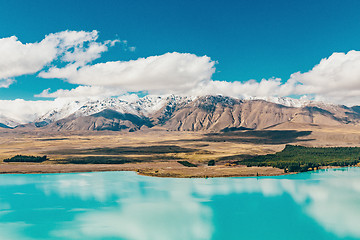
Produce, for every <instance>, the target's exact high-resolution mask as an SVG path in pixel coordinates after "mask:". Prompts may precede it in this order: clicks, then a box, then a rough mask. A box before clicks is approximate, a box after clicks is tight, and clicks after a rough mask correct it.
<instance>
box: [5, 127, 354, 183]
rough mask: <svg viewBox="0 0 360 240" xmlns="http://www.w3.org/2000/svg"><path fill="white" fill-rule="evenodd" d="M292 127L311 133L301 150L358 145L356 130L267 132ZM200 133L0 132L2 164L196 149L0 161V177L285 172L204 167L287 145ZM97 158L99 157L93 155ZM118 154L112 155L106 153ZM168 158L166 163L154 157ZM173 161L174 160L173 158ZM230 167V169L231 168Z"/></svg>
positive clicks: (310, 128) (263, 168)
mask: <svg viewBox="0 0 360 240" xmlns="http://www.w3.org/2000/svg"><path fill="white" fill-rule="evenodd" d="M284 129H289V130H291V129H295V130H299V131H312V133H311V134H310V135H308V136H304V137H300V139H302V140H308V141H301V142H289V144H301V145H305V146H360V128H358V127H343V126H341V127H324V126H317V125H300V124H284V125H278V126H275V127H273V128H271V130H284ZM204 134H205V133H202V132H169V131H164V130H157V131H150V130H148V131H139V132H132V133H126V132H65V133H60V132H47V133H46V132H42V131H32V132H22V131H21V130H16V131H14V130H0V160H2V159H5V158H9V157H12V156H14V155H17V154H21V155H47V156H48V157H49V158H50V159H51V160H59V159H64V158H68V157H86V156H91V154H81V155H76V154H73V155H71V154H70V155H66V154H59V153H57V154H51V152H56V151H59V150H64V149H92V148H116V147H126V146H127V147H143V146H159V145H174V146H179V147H182V148H191V149H197V151H196V152H181V153H171V152H170V153H164V154H160V155H154V156H153V157H154V159H153V160H152V161H144V162H138V163H126V164H55V163H54V162H53V161H47V162H44V163H41V164H39V163H37V164H29V163H2V164H1V165H0V173H44V172H91V171H137V172H139V173H140V174H145V175H151V176H160V177H227V176H256V175H259V176H263V175H279V174H283V170H280V169H275V168H268V167H260V168H259V167H252V168H247V167H244V166H231V165H230V164H226V163H228V162H231V157H230V158H229V160H227V161H223V162H217V164H216V166H214V167H208V166H207V162H208V161H209V160H216V159H219V158H220V157H226V156H234V155H241V154H244V155H245V154H246V155H260V154H268V153H274V152H276V151H280V150H282V149H283V148H284V146H285V144H256V143H243V142H234V141H222V142H215V141H204V140H201V139H203V138H204ZM96 156H99V155H96ZM104 156H105V157H108V156H116V155H104ZM148 156H149V155H141V154H127V155H126V157H129V158H135V157H137V158H145V157H148ZM157 156H166V159H168V160H164V159H160V158H159V159H156V157H157ZM172 158H173V160H172ZM179 159H182V160H186V161H189V162H191V163H194V164H196V165H198V167H196V168H194V167H185V166H183V165H181V164H179V163H177V160H179ZM229 165H230V166H229Z"/></svg>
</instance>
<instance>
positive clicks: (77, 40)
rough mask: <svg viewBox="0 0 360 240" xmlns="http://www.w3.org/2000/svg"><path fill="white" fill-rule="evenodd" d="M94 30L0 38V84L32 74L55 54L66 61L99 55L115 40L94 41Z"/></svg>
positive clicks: (51, 59)
mask: <svg viewBox="0 0 360 240" xmlns="http://www.w3.org/2000/svg"><path fill="white" fill-rule="evenodd" d="M97 38H98V32H97V31H92V32H85V31H63V32H58V33H52V34H49V35H47V36H46V37H45V38H44V39H43V40H42V41H41V42H35V43H25V44H24V43H22V42H21V41H19V40H18V38H17V37H15V36H12V37H8V38H1V39H0V80H1V79H3V80H2V82H4V81H5V83H7V84H4V83H2V82H0V86H2V85H4V86H7V87H8V86H9V85H10V84H11V80H9V78H13V77H17V76H21V75H25V74H33V73H36V72H38V71H40V70H42V69H43V68H44V67H45V66H47V65H49V64H50V63H51V62H53V61H54V60H55V59H57V58H58V57H61V59H62V60H63V61H66V62H77V63H78V64H84V63H88V62H91V61H92V60H94V59H96V58H99V57H100V54H101V53H102V52H104V51H107V47H108V46H109V45H110V46H111V45H113V44H114V43H115V42H116V40H115V41H105V42H103V43H98V42H95V41H96V40H97ZM86 44H88V46H87V45H86Z"/></svg>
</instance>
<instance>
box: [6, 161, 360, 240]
mask: <svg viewBox="0 0 360 240" xmlns="http://www.w3.org/2000/svg"><path fill="white" fill-rule="evenodd" d="M0 239H2V240H8V239H11V240H14V239H15V240H17V239H21V240H22V239H25V240H27V239H105V240H106V239H134V240H147V239H156V240H171V239H175V240H177V239H179V240H180V239H181V240H186V239H277V240H279V239H286V240H289V239H293V240H294V239H295V240H296V239H326V240H331V239H348V240H350V239H360V168H341V169H335V170H321V171H316V172H308V173H302V174H296V175H287V176H280V177H262V178H213V179H172V178H152V177H144V176H138V175H136V174H135V173H132V172H101V173H70V174H30V175H0Z"/></svg>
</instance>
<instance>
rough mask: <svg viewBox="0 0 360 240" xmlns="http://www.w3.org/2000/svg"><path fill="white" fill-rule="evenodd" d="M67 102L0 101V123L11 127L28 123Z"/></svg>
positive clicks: (58, 100)
mask: <svg viewBox="0 0 360 240" xmlns="http://www.w3.org/2000/svg"><path fill="white" fill-rule="evenodd" d="M68 101H71V99H55V100H53V101H25V100H23V99H16V100H0V123H4V124H5V125H8V126H11V127H15V126H16V125H18V124H25V123H29V122H32V121H35V120H36V119H37V118H39V117H41V116H42V115H44V114H45V113H47V112H48V111H50V110H52V109H53V108H56V107H59V106H62V105H64V104H65V103H66V102H68Z"/></svg>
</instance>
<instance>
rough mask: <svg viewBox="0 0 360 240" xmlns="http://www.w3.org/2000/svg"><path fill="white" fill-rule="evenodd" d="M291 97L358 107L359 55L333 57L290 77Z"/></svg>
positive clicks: (334, 54)
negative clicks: (299, 96) (309, 98)
mask: <svg viewBox="0 0 360 240" xmlns="http://www.w3.org/2000/svg"><path fill="white" fill-rule="evenodd" d="M290 79H291V80H293V81H295V82H297V83H298V85H297V86H296V90H295V92H294V93H295V94H299V95H309V94H311V95H313V96H314V98H315V99H316V100H323V101H331V102H334V103H342V104H348V105H353V104H360V97H359V96H360V52H359V51H350V52H348V53H333V54H332V55H331V56H330V57H328V58H324V59H322V60H321V61H320V63H319V64H318V65H316V66H315V67H314V68H313V69H312V70H310V71H308V72H305V73H300V72H297V73H294V74H292V75H291V77H290Z"/></svg>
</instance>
